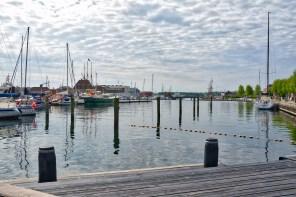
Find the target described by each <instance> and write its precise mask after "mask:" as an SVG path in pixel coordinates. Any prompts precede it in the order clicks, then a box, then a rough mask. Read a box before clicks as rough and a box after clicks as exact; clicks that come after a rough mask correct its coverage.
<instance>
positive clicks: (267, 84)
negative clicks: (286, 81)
mask: <svg viewBox="0 0 296 197" xmlns="http://www.w3.org/2000/svg"><path fill="white" fill-rule="evenodd" d="M269 14H270V12H268V15H267V19H268V24H267V69H266V76H267V78H266V91H267V94H269Z"/></svg>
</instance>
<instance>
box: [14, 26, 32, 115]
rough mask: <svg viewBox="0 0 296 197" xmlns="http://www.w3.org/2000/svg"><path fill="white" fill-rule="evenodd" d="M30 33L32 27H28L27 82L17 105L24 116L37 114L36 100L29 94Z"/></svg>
mask: <svg viewBox="0 0 296 197" xmlns="http://www.w3.org/2000/svg"><path fill="white" fill-rule="evenodd" d="M29 35H30V27H28V28H27V50H26V65H25V84H24V90H23V92H22V96H21V97H20V98H19V99H17V100H16V105H17V108H18V110H19V111H20V113H21V115H22V116H35V115H36V111H35V109H34V108H35V107H34V106H35V105H36V103H35V101H34V99H33V97H32V96H30V95H27V93H28V90H27V70H28V69H27V68H28V53H29ZM23 44H24V40H22V48H21V53H20V56H21V57H22V53H23Z"/></svg>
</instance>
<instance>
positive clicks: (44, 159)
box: [38, 147, 57, 183]
mask: <svg viewBox="0 0 296 197" xmlns="http://www.w3.org/2000/svg"><path fill="white" fill-rule="evenodd" d="M38 165H39V181H38V182H39V183H43V182H53V181H57V167H56V156H55V151H54V147H48V148H39V153H38Z"/></svg>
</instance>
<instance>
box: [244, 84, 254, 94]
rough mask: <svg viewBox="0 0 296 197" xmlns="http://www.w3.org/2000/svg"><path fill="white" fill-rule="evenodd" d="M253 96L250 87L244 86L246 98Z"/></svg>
mask: <svg viewBox="0 0 296 197" xmlns="http://www.w3.org/2000/svg"><path fill="white" fill-rule="evenodd" d="M253 94H254V91H253V88H252V86H250V85H247V86H246V96H253Z"/></svg>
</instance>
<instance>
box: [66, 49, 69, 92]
mask: <svg viewBox="0 0 296 197" xmlns="http://www.w3.org/2000/svg"><path fill="white" fill-rule="evenodd" d="M66 48H67V93H68V94H69V88H68V87H69V86H68V85H69V84H68V83H69V81H68V80H69V79H68V75H69V74H68V71H69V45H68V43H67V44H66Z"/></svg>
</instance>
